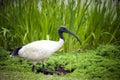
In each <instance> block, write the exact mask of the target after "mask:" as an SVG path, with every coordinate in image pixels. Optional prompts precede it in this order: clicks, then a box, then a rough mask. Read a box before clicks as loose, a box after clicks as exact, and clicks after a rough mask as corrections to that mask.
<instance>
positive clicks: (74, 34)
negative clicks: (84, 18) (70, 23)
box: [66, 30, 82, 45]
mask: <svg viewBox="0 0 120 80" xmlns="http://www.w3.org/2000/svg"><path fill="white" fill-rule="evenodd" d="M66 32H67V33H69V34H71V35H73V36H74V37H75V38H76V39H77V40H78V41H79V43H80V45H82V42H81V40H80V39H79V38H78V37H77V36H76V35H75V34H74V33H72V32H71V31H69V30H66Z"/></svg>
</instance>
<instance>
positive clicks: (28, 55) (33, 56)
mask: <svg viewBox="0 0 120 80" xmlns="http://www.w3.org/2000/svg"><path fill="white" fill-rule="evenodd" d="M63 32H65V33H69V34H71V35H73V36H74V37H75V38H77V40H78V41H79V42H80V44H81V41H80V39H79V38H78V37H77V36H76V35H75V34H73V33H72V32H70V31H69V30H67V29H66V28H65V27H64V26H61V27H60V28H59V30H58V34H59V37H60V39H59V41H51V40H39V41H35V42H32V43H29V44H27V45H24V46H22V47H19V48H16V49H15V50H13V51H12V53H11V55H10V56H18V57H20V58H25V59H28V60H32V61H33V66H32V71H33V72H34V67H35V65H36V64H37V63H38V62H39V61H42V69H44V62H45V59H46V58H48V57H50V56H51V55H52V54H53V53H54V52H56V51H57V50H58V49H60V48H61V47H62V45H63V44H64V41H65V40H64V37H63Z"/></svg>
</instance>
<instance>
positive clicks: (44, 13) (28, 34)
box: [0, 0, 120, 52]
mask: <svg viewBox="0 0 120 80" xmlns="http://www.w3.org/2000/svg"><path fill="white" fill-rule="evenodd" d="M0 9H1V10H0V12H1V13H0V44H1V45H0V46H1V47H4V48H5V49H8V50H10V49H13V48H15V47H17V46H21V45H24V44H27V43H29V42H32V41H36V40H41V39H48V38H49V39H50V40H58V39H59V37H58V34H57V33H58V32H57V30H58V28H59V26H61V25H65V26H67V28H68V29H69V30H71V31H72V32H74V33H75V34H76V35H78V37H79V38H80V39H81V41H82V43H83V44H82V45H79V43H78V42H77V41H76V39H74V38H73V37H71V36H70V35H66V34H65V41H66V42H65V45H64V47H63V48H62V49H61V50H60V51H63V52H71V51H73V52H74V51H76V50H79V49H80V48H85V47H89V46H94V47H97V46H98V45H99V44H110V43H116V44H117V43H120V41H119V39H120V38H119V35H120V33H119V31H120V28H119V26H120V23H119V22H120V16H119V13H120V5H119V4H118V3H117V2H113V1H112V0H105V1H102V2H101V3H100V2H96V0H89V1H88V0H65V1H64V0H25V1H22V0H16V1H15V0H10V1H9V0H4V1H3V5H1V6H0ZM71 45H72V46H71Z"/></svg>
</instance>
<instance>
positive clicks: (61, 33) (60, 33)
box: [58, 30, 65, 40]
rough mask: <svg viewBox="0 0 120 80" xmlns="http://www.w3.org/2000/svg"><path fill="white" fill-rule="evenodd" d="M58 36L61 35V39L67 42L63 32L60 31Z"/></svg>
mask: <svg viewBox="0 0 120 80" xmlns="http://www.w3.org/2000/svg"><path fill="white" fill-rule="evenodd" d="M58 34H59V37H60V38H61V39H63V40H65V39H64V37H63V32H62V31H60V30H59V31H58Z"/></svg>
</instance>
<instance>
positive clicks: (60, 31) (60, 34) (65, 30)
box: [58, 26, 82, 44]
mask: <svg viewBox="0 0 120 80" xmlns="http://www.w3.org/2000/svg"><path fill="white" fill-rule="evenodd" d="M63 32H65V33H69V34H71V35H73V36H74V37H75V38H76V39H77V40H78V41H79V42H80V44H82V43H81V41H80V39H79V38H78V37H77V36H76V35H75V34H74V33H72V32H71V31H69V30H68V29H67V28H66V27H64V26H61V27H60V28H59V30H58V33H59V36H60V38H61V39H63V40H64V37H63Z"/></svg>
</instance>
